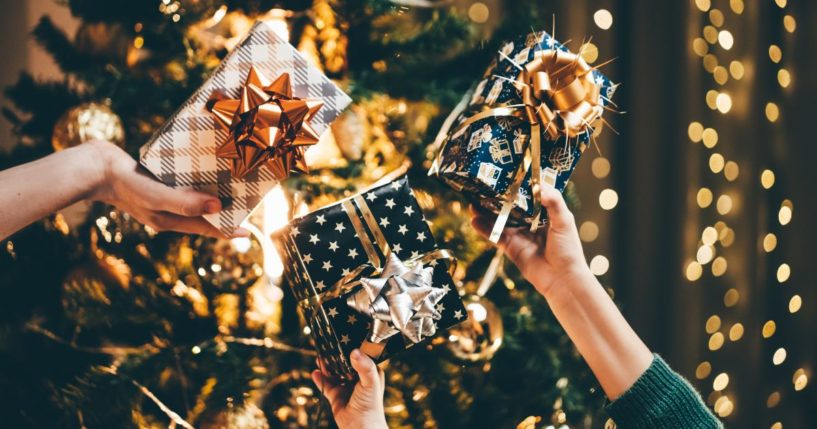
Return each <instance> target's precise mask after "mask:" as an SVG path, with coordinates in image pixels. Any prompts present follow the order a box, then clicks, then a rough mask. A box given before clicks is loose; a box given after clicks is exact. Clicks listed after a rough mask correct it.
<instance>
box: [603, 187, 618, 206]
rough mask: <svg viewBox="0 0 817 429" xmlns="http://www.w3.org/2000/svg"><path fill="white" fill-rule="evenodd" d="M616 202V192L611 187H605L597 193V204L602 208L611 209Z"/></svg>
mask: <svg viewBox="0 0 817 429" xmlns="http://www.w3.org/2000/svg"><path fill="white" fill-rule="evenodd" d="M617 204H618V194H617V193H616V191H614V190H612V189H609V188H608V189H605V190H603V191H601V193H600V194H599V205H600V206H601V208H603V209H604V210H612V209H613V208H614V207H615V206H616V205H617Z"/></svg>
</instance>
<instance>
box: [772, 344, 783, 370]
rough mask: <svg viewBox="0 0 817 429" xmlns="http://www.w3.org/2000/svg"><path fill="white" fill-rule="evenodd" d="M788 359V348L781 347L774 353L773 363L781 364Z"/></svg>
mask: <svg viewBox="0 0 817 429" xmlns="http://www.w3.org/2000/svg"><path fill="white" fill-rule="evenodd" d="M785 360H786V349H784V348H783V347H780V348H779V349H777V350H775V352H774V355H773V356H772V363H773V364H774V365H775V366H779V365H780V364H782V363H783V362H784V361H785Z"/></svg>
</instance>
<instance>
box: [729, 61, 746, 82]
mask: <svg viewBox="0 0 817 429" xmlns="http://www.w3.org/2000/svg"><path fill="white" fill-rule="evenodd" d="M729 73H730V74H731V75H732V77H733V78H735V79H737V80H741V79H743V75H744V74H745V73H746V70H745V69H744V68H743V63H742V62H740V61H732V62H731V63H729Z"/></svg>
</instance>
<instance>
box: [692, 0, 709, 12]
mask: <svg viewBox="0 0 817 429" xmlns="http://www.w3.org/2000/svg"><path fill="white" fill-rule="evenodd" d="M695 6H697V7H698V9H699V10H700V11H701V12H706V11H708V10H709V8H710V7H712V3H711V2H710V0H695Z"/></svg>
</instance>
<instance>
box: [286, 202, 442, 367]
mask: <svg viewBox="0 0 817 429" xmlns="http://www.w3.org/2000/svg"><path fill="white" fill-rule="evenodd" d="M340 205H341V207H342V208H343V210H344V211H345V212H346V214H347V216H348V218H349V220H350V222H351V224H352V228H353V229H354V230H355V233H356V236H357V238H358V239H359V241H360V243H361V246H362V247H363V249H364V252H365V253H366V256H367V258H368V262H366V263H364V264H361V265H360V266H358V267H357V268H355V269H353V270H352V271H351V272H350V273H349V274H347V275H345V276H343V277H342V278H341V279H340V280H338V281H337V282H335V283H334V284H333V285H331V286H330V287H328V288H326V289H325V290H324V291H322V292H319V291H318V290H317V288H316V287H315V285H314V283H313V282H312V278H311V276H310V275H309V271H308V270H307V269H306V266H305V265H304V264H303V260H302V259H301V255H300V253H299V252H298V250H297V246H295V242H294V240H293V238H292V236H291V235H290V234H286V237H285V239H286V240H288V246H287V247H290V249H286V250H287V254H288V256H289V257H291V258H294V259H295V261H294V263H295V264H296V267H297V268H298V271H299V272H300V273H302V274H303V277H302V278H298V279H297V283H300V284H304V285H308V288H306V289H307V293H308V294H309V295H308V296H306V297H305V298H303V299H301V301H300V303H299V304H300V305H301V307H302V308H304V309H306V310H309V311H314V313H313V315H312V317H313V318H314V319H313V321H314V322H317V326H318V327H319V328H320V329H321V332H316V334H318V335H321V336H324V337H326V338H329V339H330V340H331V339H334V343H335V344H338V343H339V340H338V337H337V334H336V333H335V332H334V329H333V328H332V325H331V323H330V322H329V317H328V315H327V314H326V311H325V310H324V309H323V306H322V303H323V302H324V301H326V300H330V299H334V298H337V297H340V296H342V295H345V294H348V293H349V292H351V291H352V290H353V289H354V288H355V287H356V286H358V285H362V284H364V283H366V282H371V281H372V280H376V279H373V278H368V279H367V278H361V276H362V275H363V273H366V272H370V274H368V275H370V276H382V275H384V274H386V276H387V279H386V280H387V281H388V280H389V279H393V278H394V276H392V275H391V274H393V273H396V272H400V273H401V274H405V273H404V272H403V271H402V268H401V267H398V266H397V265H396V263H395V262H394V258H397V256H396V255H395V254H393V252H392V251H391V247H390V246H389V244H388V241H387V240H386V236H385V235H384V234H383V230H382V229H380V225H379V224H378V223H377V220H376V219H375V217H374V214H373V213H372V211H371V209H370V208H369V205H368V204H367V203H366V200H365V199H364V198H363V196H362V195H361V194H358V195H355V196H352V197H350V198H347V199H344V200H342V201H341V202H340ZM361 218H362V220H361ZM381 255H382V256H381ZM398 261H399V262H400V265H402V267H405V268H406V269H408V270H409V271H416V270H417V269H418V268H419V269H420V270H423V269H427V268H423V266H424V264H429V263H432V262H433V261H448V271H449V273H451V274H453V272H454V271H455V270H456V263H457V261H456V258H454V256H453V255H452V254H451V252H450V251H448V250H445V249H435V250H432V251H429V252H425V253H423V254H420V255H418V256H417V257H415V258H410V259H408V260H406V261H401V260H399V258H398ZM370 284H371V283H370ZM428 286H430V284H429V285H428ZM363 287H364V288H365V285H364V286H363ZM432 289H433V290H432V291H431V293H429V296H427V297H426V298H428V299H430V301H428V300H427V301H426V302H427V303H428V302H434V305H436V301H434V299H436V298H437V297H438V295H439V299H442V296H443V295H444V293H442V294H440V292H437V291H442V290H441V289H438V288H432ZM360 292H363V293H364V294H365V293H366V292H365V291H359V293H360ZM425 292H426V290H425V289H423V291H422V293H425ZM410 295H415V296H416V295H417V293H416V292H414V291H412V293H411V294H410ZM360 298H361V297H358V298H357V299H358V301H357V302H359V303H362V302H364V301H362V300H360ZM437 301H438V300H437ZM427 303H426V304H424V303H423V302H419V303H418V304H416V306H414V307H412V308H411V311H412V316H411V317H410V318H409V319H410V320H409V321H406V322H404V317H403V316H398V319H399V320H400V325H397V324H395V326H401V327H403V328H404V329H414V328H417V327H418V326H417V323H418V320H419V319H422V318H424V317H427V311H426V310H425V309H426V308H427V305H428V304H427ZM350 306H351V307H352V308H355V309H356V310H358V308H361V309H364V308H365V307H364V306H363V305H362V304H360V305H358V304H354V305H350ZM378 306H379V304H378ZM403 308H405V307H403ZM359 311H360V310H359ZM405 311H406V310H405V309H401V310H400V314H405V313H404V312H405ZM361 312H362V313H363V314H367V315H370V316H371V315H373V314H374V313H371V312H368V311H365V310H364V311H361ZM377 314H378V316H377V317H378V318H379V319H381V322H374V323H373V326H372V329H373V330H372V332H371V333H370V335H369V339H368V340H366V341H364V343H363V344H362V345H361V347H360V349H361V351H363V352H364V353H366V354H368V355H369V356H371V357H373V358H375V359H377V358H379V357H380V356H381V355H382V353H383V351H384V349H385V341H386V340H387V339H388V338H390V337H391V336H393V335H394V333H391V334H390V335H388V336H386V335H385V330H384V328H385V326H386V325H385V324H384V323H383V322H385V320H382V319H384V316H382V315H383V314H384V313H382V312H380V311H378V312H377ZM412 318H414V321H413V322H412V321H411V319H412ZM428 323H430V322H429V321H428V320H427V319H423V320H422V321H419V324H420V329H419V332H420V337H419V338H422V336H428V335H433V333H429V332H430V331H429V328H428V327H429V325H428ZM398 330H399V328H398ZM400 332H404V331H400ZM404 333H408V334H407V335H405V337H406V338H408V339H409V340H411V341H413V338H417V336H416V335H414V333H413V331H408V330H406V331H405V332H404ZM340 355H341V356H339V359H340V362H336V363H337V364H339V365H340V366H341V369H342V370H343V371H344V372H346V373H347V374H346V375H349V374H351V372H350V371H351V367H350V366H349V363H348V360H347V359H346V357H345V356H343V354H342V353H341V354H340ZM325 360H326V359H325Z"/></svg>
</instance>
